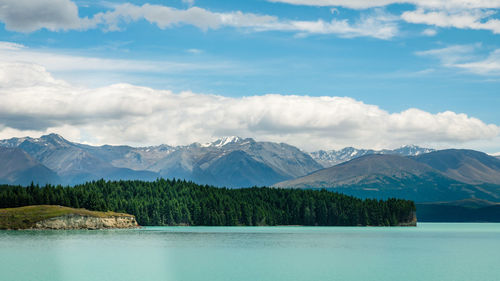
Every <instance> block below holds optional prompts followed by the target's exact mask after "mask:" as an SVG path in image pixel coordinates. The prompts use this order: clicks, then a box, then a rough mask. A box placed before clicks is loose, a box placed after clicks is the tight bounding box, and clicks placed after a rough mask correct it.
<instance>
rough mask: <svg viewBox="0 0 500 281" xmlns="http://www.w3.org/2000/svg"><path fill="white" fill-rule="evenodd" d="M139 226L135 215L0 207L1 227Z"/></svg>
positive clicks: (50, 207) (77, 210)
mask: <svg viewBox="0 0 500 281" xmlns="http://www.w3.org/2000/svg"><path fill="white" fill-rule="evenodd" d="M136 227H139V224H138V223H137V221H136V219H135V217H134V216H133V215H129V214H124V213H115V212H96V211H89V210H86V209H74V208H69V207H63V206H54V205H36V206H25V207H19V208H7V209H0V229H19V230H21V229H60V230H64V229H113V228H136Z"/></svg>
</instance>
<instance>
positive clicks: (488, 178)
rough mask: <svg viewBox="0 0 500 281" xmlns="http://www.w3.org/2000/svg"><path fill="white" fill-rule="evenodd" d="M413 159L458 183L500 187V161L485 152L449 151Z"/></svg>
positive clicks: (435, 152) (436, 152)
mask: <svg viewBox="0 0 500 281" xmlns="http://www.w3.org/2000/svg"><path fill="white" fill-rule="evenodd" d="M413 159H415V160H417V161H418V162H421V163H425V164H427V165H429V166H431V167H432V168H434V169H436V170H439V171H440V172H441V173H443V174H444V175H446V176H447V177H449V178H452V179H455V180H457V181H461V182H465V183H468V184H482V183H491V184H499V185H500V159H497V158H495V157H492V156H490V155H488V154H486V153H483V152H479V151H474V150H466V149H447V150H439V151H434V152H431V153H427V154H424V155H419V156H416V157H414V158H413Z"/></svg>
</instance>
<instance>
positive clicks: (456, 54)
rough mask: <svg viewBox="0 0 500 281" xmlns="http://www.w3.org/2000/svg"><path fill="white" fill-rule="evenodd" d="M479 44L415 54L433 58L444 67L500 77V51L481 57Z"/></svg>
mask: <svg viewBox="0 0 500 281" xmlns="http://www.w3.org/2000/svg"><path fill="white" fill-rule="evenodd" d="M481 47H482V46H481V44H473V45H454V46H448V47H445V48H440V49H434V50H427V51H422V52H417V55H419V56H430V57H435V58H437V59H439V60H440V61H441V64H442V65H443V66H445V67H449V68H456V69H462V70H465V71H468V72H472V73H475V74H479V75H494V76H496V75H500V49H495V50H493V51H491V52H490V53H488V54H487V55H481V54H480V52H479V51H480V49H481Z"/></svg>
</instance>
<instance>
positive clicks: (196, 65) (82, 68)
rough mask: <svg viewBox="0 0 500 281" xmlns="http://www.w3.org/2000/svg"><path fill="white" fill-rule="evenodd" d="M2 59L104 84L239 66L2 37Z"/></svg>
mask: <svg viewBox="0 0 500 281" xmlns="http://www.w3.org/2000/svg"><path fill="white" fill-rule="evenodd" d="M187 52H189V53H193V54H201V53H202V50H197V49H190V50H187ZM0 61H3V62H14V63H15V62H28V63H35V64H38V65H42V66H44V67H45V68H47V69H48V71H50V72H54V73H56V74H57V76H58V77H63V78H65V79H71V78H72V77H77V80H78V81H80V82H81V81H83V80H86V81H88V82H89V83H91V84H92V85H102V84H103V83H105V84H106V85H107V84H109V80H110V79H114V81H116V82H120V81H123V80H124V77H125V78H126V77H128V75H132V74H137V73H148V74H163V75H166V74H170V73H181V72H186V71H212V72H213V71H219V72H221V71H222V72H223V71H228V72H231V73H233V72H234V71H235V69H236V68H238V69H240V67H238V66H237V65H236V63H234V62H229V61H220V60H219V61H210V62H207V61H204V60H203V58H200V59H198V60H196V61H195V60H191V61H180V60H157V61H151V60H139V59H110V58H103V57H92V56H84V55H79V54H71V53H67V52H62V51H59V50H50V49H36V48H35V49H34V48H28V47H25V46H23V45H21V44H17V43H11V42H2V41H0ZM240 71H241V70H240ZM103 74H105V75H103ZM107 81H108V82H107Z"/></svg>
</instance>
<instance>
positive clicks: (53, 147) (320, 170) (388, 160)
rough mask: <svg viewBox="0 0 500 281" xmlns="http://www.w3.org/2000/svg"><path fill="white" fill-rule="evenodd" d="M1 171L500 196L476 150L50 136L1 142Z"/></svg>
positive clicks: (21, 178) (497, 170)
mask: <svg viewBox="0 0 500 281" xmlns="http://www.w3.org/2000/svg"><path fill="white" fill-rule="evenodd" d="M338 162H341V163H340V164H337V165H334V166H331V165H333V163H338ZM0 169H1V171H0V183H8V184H22V185H26V184H29V183H30V182H32V181H33V182H35V183H39V184H45V183H52V184H64V185H75V184H80V183H84V182H86V181H90V180H97V179H101V178H104V179H107V180H119V179H124V180H125V179H138V180H154V179H156V178H159V177H164V178H180V179H186V180H192V181H194V182H197V183H200V184H208V185H215V186H220V187H223V186H225V187H230V188H236V187H249V186H271V185H274V186H275V187H288V188H326V189H329V190H333V191H340V192H343V193H346V194H350V195H355V196H360V197H375V198H387V197H400V198H406V199H412V200H415V201H416V202H436V201H440V202H441V201H453V200H462V199H467V198H479V199H484V200H490V201H492V202H500V159H498V158H496V157H493V156H490V155H487V154H485V153H482V152H478V151H473V150H458V149H448V150H439V151H436V150H433V149H429V148H421V147H417V146H403V147H401V148H398V149H395V150H387V149H386V150H379V151H376V150H364V149H355V148H352V147H348V148H344V149H342V150H338V151H334V150H331V151H324V150H320V151H317V152H312V153H306V152H303V151H301V150H300V149H298V148H296V147H294V146H291V145H288V144H285V143H273V142H258V141H255V140H254V139H251V138H240V137H225V138H221V139H218V140H216V141H213V142H209V143H205V144H200V143H193V144H190V145H184V146H170V145H158V146H149V147H131V146H111V145H103V146H90V145H85V144H80V143H75V142H70V141H68V140H66V139H64V138H63V137H61V136H60V135H57V134H50V135H45V136H41V137H40V138H30V137H25V138H11V139H7V140H0Z"/></svg>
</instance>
